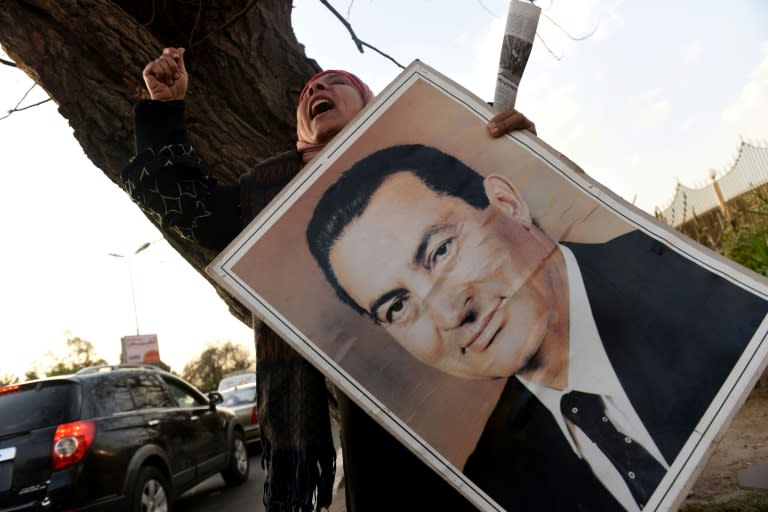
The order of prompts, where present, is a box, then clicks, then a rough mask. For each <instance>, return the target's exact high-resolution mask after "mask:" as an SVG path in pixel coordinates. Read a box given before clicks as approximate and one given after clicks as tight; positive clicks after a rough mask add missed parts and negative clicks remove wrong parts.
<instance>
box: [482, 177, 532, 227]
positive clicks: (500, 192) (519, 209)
mask: <svg viewBox="0 0 768 512" xmlns="http://www.w3.org/2000/svg"><path fill="white" fill-rule="evenodd" d="M483 187H484V188H485V195H486V196H488V201H489V202H490V203H491V206H493V207H494V208H496V209H497V210H499V211H500V212H502V213H504V214H505V215H507V216H508V217H509V218H511V219H513V220H515V221H517V222H519V223H520V224H522V225H523V227H524V228H525V229H529V228H530V227H531V225H532V221H531V212H530V211H529V210H528V205H527V204H525V201H523V198H522V196H520V193H519V192H518V191H517V189H516V188H515V186H514V185H512V183H510V182H509V180H507V179H506V178H505V177H503V176H497V175H493V176H488V177H487V178H485V180H483Z"/></svg>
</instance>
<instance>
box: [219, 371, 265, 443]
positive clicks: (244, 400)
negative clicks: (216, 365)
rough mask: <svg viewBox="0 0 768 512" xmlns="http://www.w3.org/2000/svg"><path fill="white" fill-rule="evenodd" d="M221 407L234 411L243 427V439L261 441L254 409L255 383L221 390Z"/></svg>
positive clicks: (251, 441)
mask: <svg viewBox="0 0 768 512" xmlns="http://www.w3.org/2000/svg"><path fill="white" fill-rule="evenodd" d="M221 396H223V397H224V401H223V402H222V403H221V405H222V406H223V407H227V408H229V409H230V410H231V411H232V412H234V413H235V416H236V417H237V420H238V421H239V422H240V424H241V425H243V428H244V429H245V441H246V442H247V443H254V442H256V441H261V427H260V426H259V413H258V411H257V410H256V383H250V384H243V385H242V386H235V387H233V388H229V389H225V390H223V391H221Z"/></svg>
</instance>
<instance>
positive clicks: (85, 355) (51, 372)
mask: <svg viewBox="0 0 768 512" xmlns="http://www.w3.org/2000/svg"><path fill="white" fill-rule="evenodd" d="M102 364H107V361H106V360H104V359H101V358H96V350H95V349H94V347H93V343H91V342H90V341H88V340H84V339H82V338H80V337H77V336H75V337H74V338H69V339H68V340H67V355H66V356H64V357H63V358H59V360H58V362H56V363H55V364H53V365H52V366H51V367H50V368H49V369H48V370H46V371H45V375H46V376H47V377H53V376H56V375H69V374H71V373H75V372H76V371H78V370H80V369H82V368H85V367H88V366H98V365H102Z"/></svg>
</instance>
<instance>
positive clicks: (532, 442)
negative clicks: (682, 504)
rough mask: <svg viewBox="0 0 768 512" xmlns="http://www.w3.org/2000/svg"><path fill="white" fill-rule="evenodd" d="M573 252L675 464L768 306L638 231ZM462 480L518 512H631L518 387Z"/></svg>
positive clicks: (601, 322)
mask: <svg viewBox="0 0 768 512" xmlns="http://www.w3.org/2000/svg"><path fill="white" fill-rule="evenodd" d="M565 245H567V246H568V247H569V248H570V250H571V251H572V252H573V254H574V255H575V257H576V259H577V261H578V263H579V268H580V270H581V273H582V276H583V279H584V283H585V286H586V290H587V296H588V298H589V303H590V307H591V308H592V313H593V316H594V318H595V322H596V324H597V329H598V331H599V333H600V338H601V340H602V342H603V345H604V347H605V350H606V353H607V355H608V358H609V359H610V361H611V364H612V365H613V368H614V370H615V371H616V374H617V376H618V378H619V380H620V381H621V384H622V386H623V388H624V390H625V392H626V393H627V396H628V398H629V400H630V401H631V402H632V405H633V406H634V408H635V410H636V411H637V413H638V415H639V416H640V418H641V419H642V421H643V424H644V425H645V427H646V429H647V430H648V432H649V433H650V435H651V436H652V437H653V439H654V441H655V443H656V445H657V446H658V448H659V450H661V452H662V454H663V455H664V458H665V459H666V460H667V462H669V463H670V464H671V463H672V461H673V460H674V459H675V458H676V456H677V454H678V453H679V452H680V449H681V448H682V446H683V444H684V443H685V441H686V440H687V439H688V437H689V436H690V435H691V433H692V432H693V429H694V427H695V426H696V424H697V423H698V422H699V420H700V419H701V417H702V415H703V413H704V411H705V410H706V408H707V406H708V405H709V404H710V402H711V401H712V399H713V398H714V395H715V394H716V393H717V391H718V390H719V389H720V387H721V386H722V384H723V381H724V380H725V378H726V377H727V376H728V374H729V373H730V371H731V369H732V367H733V365H734V364H735V362H736V360H737V359H738V357H739V356H740V355H741V354H742V352H743V350H744V348H745V347H746V345H747V343H748V342H749V341H750V339H751V338H752V335H753V333H754V331H755V330H756V329H757V327H758V326H759V325H760V322H761V321H762V320H763V317H764V316H765V315H766V313H768V303H767V302H766V301H765V300H763V299H761V298H759V297H756V296H755V295H753V294H752V293H750V292H748V291H745V290H743V289H741V288H739V287H737V286H735V285H733V284H731V283H730V282H728V281H727V280H725V279H724V278H722V277H720V276H718V275H716V274H714V273H712V272H710V271H708V270H706V269H704V268H702V267H700V266H698V265H696V264H694V263H692V262H691V261H689V260H687V259H685V258H683V257H682V256H680V255H679V254H677V253H676V252H674V251H672V250H670V249H669V248H667V247H665V246H664V245H662V244H660V243H658V242H657V241H655V240H654V239H652V238H650V237H648V236H647V235H645V234H643V233H642V232H640V231H633V232H630V233H628V234H626V235H623V236H620V237H617V238H615V239H613V240H611V241H609V242H607V243H604V244H572V243H566V244H565ZM464 473H465V474H466V475H467V476H468V477H469V478H470V479H471V480H473V481H474V482H475V483H477V484H478V486H479V487H480V488H481V489H483V490H484V491H485V492H487V493H488V494H489V495H490V496H491V497H492V498H494V499H495V500H496V501H497V502H498V503H499V504H501V505H502V506H504V507H505V508H506V509H508V510H542V511H560V510H563V511H565V510H567V511H598V512H605V511H611V510H624V509H623V507H622V506H621V505H619V503H617V502H616V501H615V499H614V498H613V497H612V496H611V495H610V493H608V491H607V490H606V489H605V488H604V487H603V485H602V484H601V483H600V482H599V481H598V480H597V478H596V477H595V476H594V475H593V474H592V471H591V470H590V468H589V466H588V465H587V464H586V463H585V462H583V461H582V460H580V459H579V458H578V457H576V455H575V454H574V453H573V450H572V449H571V447H570V445H569V444H568V442H567V441H566V439H565V438H564V437H563V435H562V433H561V431H560V429H559V428H558V426H557V424H556V423H555V421H554V419H553V417H552V415H551V414H550V413H549V411H548V410H547V409H546V408H545V407H544V406H543V405H541V403H540V402H539V401H538V400H537V399H536V398H535V397H534V396H533V395H532V394H531V393H530V392H529V391H528V390H527V389H526V388H525V387H524V386H523V385H522V384H521V383H520V382H519V381H518V380H517V379H516V378H510V379H509V381H508V383H507V386H506V387H505V390H504V393H503V394H502V397H501V399H500V400H499V404H498V405H497V408H496V410H495V411H494V413H493V415H492V416H491V418H490V419H489V421H488V424H487V425H486V428H485V430H484V432H483V435H482V437H481V439H480V442H479V444H478V446H477V448H476V449H475V451H474V453H473V454H472V455H471V457H470V458H469V460H468V462H467V464H466V466H465V468H464Z"/></svg>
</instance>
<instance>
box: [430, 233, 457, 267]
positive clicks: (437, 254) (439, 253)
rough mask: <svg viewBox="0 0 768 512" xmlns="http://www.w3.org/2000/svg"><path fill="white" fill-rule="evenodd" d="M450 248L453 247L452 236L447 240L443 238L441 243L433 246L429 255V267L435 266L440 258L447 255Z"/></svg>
mask: <svg viewBox="0 0 768 512" xmlns="http://www.w3.org/2000/svg"><path fill="white" fill-rule="evenodd" d="M452 248H453V238H449V239H448V240H445V241H444V242H443V243H441V244H440V245H438V246H437V247H436V248H435V250H434V251H432V254H431V255H430V256H429V267H430V268H435V266H436V265H437V264H438V263H440V261H441V260H442V259H444V258H445V257H447V256H448V254H449V253H450V252H451V249H452Z"/></svg>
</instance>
